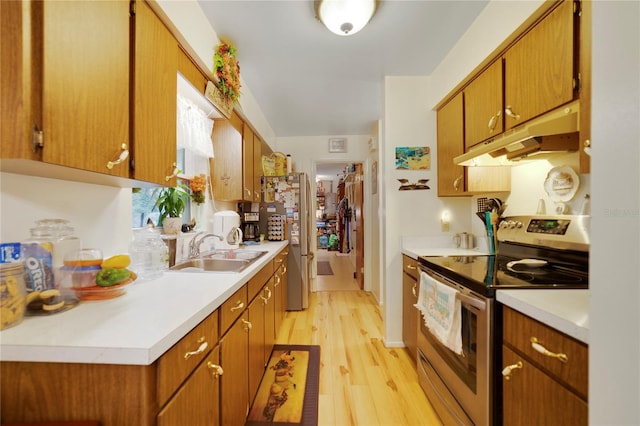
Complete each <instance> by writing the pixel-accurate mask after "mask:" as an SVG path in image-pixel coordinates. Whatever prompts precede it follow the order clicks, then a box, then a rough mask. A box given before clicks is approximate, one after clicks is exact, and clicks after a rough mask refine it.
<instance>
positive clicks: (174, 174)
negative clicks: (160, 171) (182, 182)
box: [164, 163, 180, 182]
mask: <svg viewBox="0 0 640 426" xmlns="http://www.w3.org/2000/svg"><path fill="white" fill-rule="evenodd" d="M172 167H173V170H172V171H171V174H170V175H169V176H165V177H164V180H165V181H167V182H168V181H170V180H171V179H173V178H174V177H176V176H178V173H180V169H178V165H177V164H176V163H173V164H172Z"/></svg>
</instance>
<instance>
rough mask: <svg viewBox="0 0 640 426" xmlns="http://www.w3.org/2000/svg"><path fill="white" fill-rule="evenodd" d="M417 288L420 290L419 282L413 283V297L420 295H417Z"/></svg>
mask: <svg viewBox="0 0 640 426" xmlns="http://www.w3.org/2000/svg"><path fill="white" fill-rule="evenodd" d="M417 288H418V282H417V281H416V282H415V283H413V287H411V293H413V297H418V294H417V293H416V289H417Z"/></svg>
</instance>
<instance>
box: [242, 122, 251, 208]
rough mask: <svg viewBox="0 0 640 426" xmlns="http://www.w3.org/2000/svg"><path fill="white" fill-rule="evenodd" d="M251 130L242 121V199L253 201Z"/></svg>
mask: <svg viewBox="0 0 640 426" xmlns="http://www.w3.org/2000/svg"><path fill="white" fill-rule="evenodd" d="M253 138H254V134H253V130H251V127H249V124H247V123H244V130H243V131H242V162H243V167H242V182H243V185H244V186H243V191H242V200H244V201H253Z"/></svg>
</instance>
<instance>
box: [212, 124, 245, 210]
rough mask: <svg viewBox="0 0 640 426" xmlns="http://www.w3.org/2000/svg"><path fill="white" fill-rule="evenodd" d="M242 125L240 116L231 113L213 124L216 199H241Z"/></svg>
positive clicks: (214, 189)
mask: <svg viewBox="0 0 640 426" xmlns="http://www.w3.org/2000/svg"><path fill="white" fill-rule="evenodd" d="M242 127H243V122H242V119H241V118H240V116H238V114H236V113H235V112H233V113H232V115H231V119H230V120H225V119H222V120H216V121H215V123H214V125H213V149H214V152H215V154H216V156H215V158H213V159H212V160H211V162H212V163H213V167H212V168H213V191H214V192H213V194H214V197H215V199H216V200H221V201H238V200H242V199H243V192H244V191H243V190H244V184H243V179H242V170H243V159H242Z"/></svg>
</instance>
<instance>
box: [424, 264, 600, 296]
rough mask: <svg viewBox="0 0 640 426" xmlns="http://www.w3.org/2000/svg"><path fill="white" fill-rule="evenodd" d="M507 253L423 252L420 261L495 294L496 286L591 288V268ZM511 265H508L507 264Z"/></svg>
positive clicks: (458, 279)
mask: <svg viewBox="0 0 640 426" xmlns="http://www.w3.org/2000/svg"><path fill="white" fill-rule="evenodd" d="M518 260H520V259H519V258H513V257H508V256H500V255H494V256H486V255H481V256H422V257H420V258H419V262H420V264H421V265H423V266H425V267H427V268H429V269H431V270H433V271H435V272H437V273H439V274H441V275H443V276H444V277H446V278H448V279H450V280H452V281H455V282H457V283H459V284H461V285H463V286H465V287H467V288H469V289H471V290H473V291H475V292H477V293H479V294H482V295H484V296H489V297H493V296H494V295H495V290H496V289H515V288H523V289H527V288H529V289H533V288H567V289H569V288H588V286H589V279H588V272H587V271H582V270H579V269H574V268H572V267H571V268H570V267H567V266H566V265H564V264H554V263H547V264H544V265H531V266H529V265H527V264H521V263H515V264H511V265H509V264H510V262H515V261H518ZM508 265H509V266H508Z"/></svg>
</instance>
